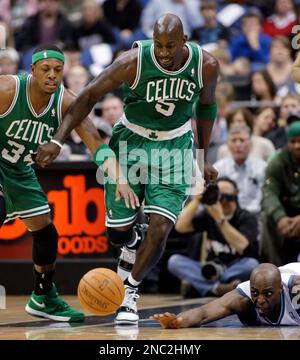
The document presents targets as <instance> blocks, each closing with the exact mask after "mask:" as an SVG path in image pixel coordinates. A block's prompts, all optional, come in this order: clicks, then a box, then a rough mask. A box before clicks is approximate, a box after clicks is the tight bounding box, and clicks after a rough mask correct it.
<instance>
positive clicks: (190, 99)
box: [37, 14, 219, 324]
mask: <svg viewBox="0 0 300 360" xmlns="http://www.w3.org/2000/svg"><path fill="white" fill-rule="evenodd" d="M186 40H187V37H186V36H185V35H184V32H183V27H182V23H181V20H180V19H179V18H178V17H177V16H175V15H172V14H167V15H164V16H162V17H161V18H159V19H158V20H157V22H156V24H155V26H154V39H153V41H152V40H147V41H138V42H137V43H136V44H135V45H136V46H135V47H133V49H131V50H129V51H128V52H125V53H123V54H122V55H121V56H120V57H118V58H117V59H116V60H115V61H114V63H113V64H112V65H111V66H109V67H108V68H107V69H106V70H104V71H103V72H102V73H101V74H100V75H99V76H98V77H97V78H96V79H95V80H94V81H92V82H91V83H90V84H89V85H88V86H87V87H86V88H85V89H84V91H83V92H82V93H81V94H80V95H79V97H78V98H77V99H76V101H75V102H74V103H73V104H72V105H71V107H70V109H69V111H68V114H67V115H66V118H65V121H64V123H63V124H62V126H61V127H60V129H59V130H58V132H57V133H56V134H55V136H54V139H55V140H57V141H59V142H64V141H65V139H66V137H67V136H68V134H69V133H70V131H71V129H72V128H74V126H77V125H78V124H79V123H80V122H81V121H82V119H83V118H84V117H85V116H86V115H87V114H88V113H89V112H90V110H91V109H92V107H93V105H94V104H95V102H96V101H97V99H99V97H101V96H103V95H104V94H105V93H107V92H109V91H112V90H113V89H115V88H117V87H118V86H120V85H121V84H123V88H124V115H123V116H122V118H121V119H120V121H119V123H117V124H116V125H115V127H114V129H113V135H112V138H111V140H110V143H109V145H110V147H111V148H112V149H113V150H114V151H115V153H116V154H119V155H118V156H119V159H120V163H121V164H123V161H124V162H125V160H127V169H128V181H129V183H130V184H131V186H132V188H133V190H134V191H135V193H136V194H137V195H138V196H139V199H140V202H141V201H143V200H144V201H145V206H144V211H145V213H147V214H149V215H150V222H149V227H148V231H147V234H146V238H145V239H144V241H143V242H142V243H141V245H140V247H139V249H138V251H137V254H136V259H135V256H132V257H131V259H130V256H129V255H128V254H129V253H130V252H131V255H132V254H133V255H135V251H134V249H135V247H136V242H137V239H138V234H137V233H136V231H135V227H134V226H133V225H134V223H135V219H136V216H137V210H134V209H127V208H126V207H125V204H124V203H123V202H118V203H116V202H115V201H114V199H113V196H112V195H113V192H114V187H113V186H112V185H111V184H106V185H105V189H106V197H105V202H106V213H107V218H106V224H107V227H108V235H109V239H110V241H111V243H112V244H115V245H116V246H122V252H121V260H122V261H120V262H119V269H118V272H119V274H121V275H123V278H125V277H126V274H125V271H123V272H120V271H119V270H120V267H121V266H123V270H124V269H125V266H124V263H125V262H128V263H130V262H131V263H132V264H133V263H134V265H133V267H132V271H131V273H127V276H128V277H127V278H126V280H125V282H124V283H125V289H126V292H125V298H124V301H123V303H122V305H121V307H120V308H119V310H118V311H117V315H116V318H115V322H116V323H117V324H136V323H137V322H138V319H139V316H138V313H137V307H136V299H137V298H138V285H139V284H140V283H141V281H142V280H143V279H144V277H145V276H146V275H147V273H148V272H149V271H150V270H151V268H152V267H153V266H154V265H155V264H156V263H157V262H158V260H159V259H160V257H161V255H162V253H163V251H164V248H165V245H166V240H167V237H168V235H169V233H170V230H171V229H172V227H173V225H174V223H175V221H176V218H177V216H178V214H179V213H180V211H181V209H182V207H183V204H184V202H185V200H186V198H187V194H188V191H187V190H188V189H189V187H190V183H191V181H190V178H187V179H186V181H182V182H181V183H172V181H170V182H169V183H168V184H165V183H163V182H159V183H157V181H148V182H147V181H146V182H144V183H142V182H135V183H133V181H131V180H132V179H131V178H130V171H131V170H133V167H134V166H135V165H136V163H137V160H136V158H137V157H138V156H139V153H141V152H142V151H143V154H146V155H149V157H148V158H147V159H143V161H144V163H146V165H145V169H146V170H147V169H148V168H151V166H152V165H153V164H154V163H155V162H156V161H157V157H155V156H152V153H154V154H155V151H158V152H160V151H169V152H171V151H172V150H174V149H176V150H178V152H177V154H178V155H179V156H178V157H176V158H177V160H178V158H180V155H181V154H182V153H184V151H185V150H189V152H187V153H186V154H187V155H186V156H183V157H181V162H182V163H184V165H188V166H189V165H191V163H192V156H191V149H192V144H193V135H192V130H191V124H190V118H191V116H192V108H193V104H194V103H195V106H194V110H195V116H196V118H197V128H198V144H199V148H202V149H204V152H205V154H204V156H205V158H206V153H207V148H208V144H209V138H210V134H211V130H212V127H213V123H214V119H215V116H216V112H217V104H216V102H215V88H216V84H217V78H218V73H219V68H218V63H217V61H216V60H215V59H214V58H213V57H212V56H211V55H210V54H208V53H207V52H205V51H202V49H201V48H200V47H199V46H198V45H196V44H194V43H191V42H187V41H186ZM125 145H126V146H125ZM152 150H155V151H152ZM135 152H136V153H135ZM124 153H125V154H124ZM57 154H58V149H57V148H56V147H55V145H54V144H51V143H49V144H46V145H43V146H42V147H40V148H39V151H38V155H37V161H38V162H39V163H40V164H41V165H47V164H48V163H50V162H51V161H52V160H53V159H54V158H55V157H56V156H57ZM127 154H129V156H127ZM124 155H125V156H124ZM98 156H99V158H101V151H99V152H97V154H96V157H95V158H96V160H97V157H98ZM146 157H147V156H146ZM204 160H205V159H204ZM175 162H176V161H175ZM175 162H173V163H172V161H170V162H168V161H165V162H160V163H159V162H158V166H156V168H155V169H154V170H156V171H157V170H158V174H159V175H161V174H162V173H164V172H168V171H169V172H170V173H171V175H172V173H173V175H174V172H176V169H175V168H176V165H178V164H175ZM179 162H180V161H179ZM169 164H170V166H169ZM190 167H191V166H190ZM174 169H175V171H174ZM125 170H126V169H125ZM154 172H155V171H154ZM148 175H149V174H148ZM151 175H152V174H151ZM204 176H205V179H206V181H207V182H210V181H214V180H215V179H216V176H217V172H216V171H215V169H214V168H213V167H211V166H210V165H209V164H208V163H207V162H205V168H204ZM147 179H149V176H148V178H147ZM135 180H136V179H135ZM154 180H157V179H154ZM163 180H164V179H163ZM134 260H135V261H134Z"/></svg>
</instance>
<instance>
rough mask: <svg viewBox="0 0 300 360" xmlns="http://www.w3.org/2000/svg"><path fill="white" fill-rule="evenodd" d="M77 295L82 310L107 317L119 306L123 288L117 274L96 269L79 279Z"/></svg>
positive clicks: (108, 270) (123, 291)
mask: <svg viewBox="0 0 300 360" xmlns="http://www.w3.org/2000/svg"><path fill="white" fill-rule="evenodd" d="M77 294H78V299H79V301H80V303H81V305H82V306H83V307H84V309H86V310H87V311H89V312H91V313H93V314H96V315H108V314H111V313H113V312H115V311H116V310H117V309H118V308H119V306H120V305H121V303H122V301H123V298H124V294H125V288H124V284H123V281H122V279H121V278H120V276H119V275H118V274H117V273H115V272H114V271H112V270H110V269H106V268H96V269H93V270H91V271H89V272H87V273H86V274H85V275H84V276H83V277H82V278H81V280H80V282H79V285H78V289H77Z"/></svg>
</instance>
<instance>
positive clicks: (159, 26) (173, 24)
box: [154, 14, 184, 37]
mask: <svg viewBox="0 0 300 360" xmlns="http://www.w3.org/2000/svg"><path fill="white" fill-rule="evenodd" d="M161 34H168V35H170V34H174V35H176V36H180V37H183V36H184V32H183V26H182V22H181V20H180V18H179V17H178V16H176V15H174V14H165V15H162V16H161V17H160V18H159V19H158V20H157V21H156V23H155V25H154V36H157V35H161Z"/></svg>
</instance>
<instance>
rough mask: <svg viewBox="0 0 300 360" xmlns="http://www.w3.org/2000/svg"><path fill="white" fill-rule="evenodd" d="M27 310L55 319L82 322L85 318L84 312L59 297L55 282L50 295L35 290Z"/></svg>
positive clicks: (33, 313) (35, 314) (36, 314)
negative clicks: (37, 292) (39, 293)
mask: <svg viewBox="0 0 300 360" xmlns="http://www.w3.org/2000/svg"><path fill="white" fill-rule="evenodd" d="M25 310H26V312H27V313H28V314H30V315H33V316H37V317H43V318H47V319H51V320H55V321H70V322H80V321H83V320H84V314H83V313H82V312H80V311H78V310H76V309H74V308H72V307H71V306H70V305H68V304H67V303H66V302H65V301H64V300H63V299H61V298H60V297H58V292H57V290H56V286H55V284H54V283H53V285H52V289H51V291H50V292H49V293H48V295H36V294H35V293H34V291H33V292H32V295H31V298H30V299H29V301H28V303H27V305H26V307H25Z"/></svg>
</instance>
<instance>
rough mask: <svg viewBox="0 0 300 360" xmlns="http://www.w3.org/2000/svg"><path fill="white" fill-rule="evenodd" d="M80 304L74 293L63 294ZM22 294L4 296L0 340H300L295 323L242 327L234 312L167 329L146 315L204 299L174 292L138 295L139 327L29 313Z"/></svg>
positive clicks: (103, 319)
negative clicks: (201, 323) (64, 320)
mask: <svg viewBox="0 0 300 360" xmlns="http://www.w3.org/2000/svg"><path fill="white" fill-rule="evenodd" d="M63 298H64V299H65V300H66V301H67V302H68V303H69V304H70V305H72V306H74V307H76V308H80V305H79V302H78V300H77V297H75V296H63ZM27 300H28V297H27V296H26V297H25V296H8V297H7V304H6V309H5V310H0V340H26V339H27V340H284V339H289V340H300V331H299V327H287V326H285V327H245V326H243V325H241V323H240V322H239V320H238V318H237V317H236V316H230V317H228V318H226V319H222V320H219V321H215V322H213V323H210V324H207V325H205V326H203V327H199V328H189V329H179V330H167V329H162V328H161V327H160V325H159V324H158V323H157V322H155V321H151V320H149V319H148V317H149V316H150V315H152V314H154V313H160V312H164V311H170V312H175V313H178V312H180V311H182V310H185V309H188V308H190V307H195V306H198V305H200V304H203V303H205V302H207V301H208V300H211V299H208V298H205V299H189V300H183V299H182V298H181V297H180V296H176V295H142V296H141V298H140V300H139V313H140V318H141V321H140V323H139V327H120V328H117V327H115V326H114V323H113V319H114V317H113V315H109V316H104V317H102V316H93V315H90V314H87V317H86V319H85V322H84V323H59V322H54V321H50V320H45V319H39V318H35V317H32V316H29V315H27V314H26V313H25V310H24V307H25V304H26V302H27Z"/></svg>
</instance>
